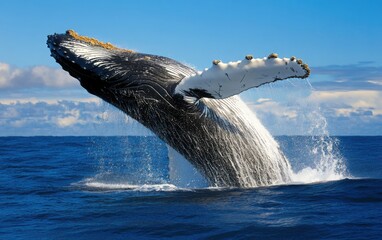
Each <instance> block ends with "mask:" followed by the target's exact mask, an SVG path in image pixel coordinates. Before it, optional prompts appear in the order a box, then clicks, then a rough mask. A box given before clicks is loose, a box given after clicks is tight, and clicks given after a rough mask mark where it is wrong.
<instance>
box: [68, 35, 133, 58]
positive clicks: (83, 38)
mask: <svg viewBox="0 0 382 240" xmlns="http://www.w3.org/2000/svg"><path fill="white" fill-rule="evenodd" d="M66 35H69V36H71V37H73V38H74V39H76V40H79V41H82V42H86V43H89V44H91V45H93V46H98V47H102V48H105V49H108V50H122V51H126V52H131V53H133V52H134V51H133V50H130V49H122V48H118V47H116V46H114V45H113V44H111V43H109V42H107V43H105V42H101V41H99V40H97V39H95V38H91V37H87V36H81V35H79V34H78V33H77V32H75V31H74V30H71V29H69V30H67V31H66Z"/></svg>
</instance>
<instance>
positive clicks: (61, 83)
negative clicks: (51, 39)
mask: <svg viewBox="0 0 382 240" xmlns="http://www.w3.org/2000/svg"><path fill="white" fill-rule="evenodd" d="M78 86H79V83H78V81H76V80H75V79H74V78H72V77H71V76H70V75H69V74H68V73H67V72H65V71H63V70H62V69H58V68H51V67H47V66H35V67H30V68H17V67H13V66H11V65H9V64H7V63H2V62H0V90H4V89H20V88H76V87H78Z"/></svg>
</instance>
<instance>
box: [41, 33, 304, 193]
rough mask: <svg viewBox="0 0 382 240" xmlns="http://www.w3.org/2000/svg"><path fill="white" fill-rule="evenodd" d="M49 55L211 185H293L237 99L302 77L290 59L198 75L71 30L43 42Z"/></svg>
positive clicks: (218, 66) (225, 66)
mask: <svg viewBox="0 0 382 240" xmlns="http://www.w3.org/2000/svg"><path fill="white" fill-rule="evenodd" d="M47 45H48V47H49V49H50V51H51V56H52V57H54V58H55V60H56V62H57V63H59V64H60V65H61V66H62V68H63V69H64V70H66V71H68V72H69V74H70V75H71V76H73V77H74V78H77V79H78V80H79V81H80V83H81V85H82V86H83V87H84V88H85V89H86V90H87V91H88V92H89V93H91V94H94V95H96V96H98V97H100V98H101V99H103V100H105V101H106V102H108V103H110V104H112V105H114V106H115V107H117V108H118V109H120V110H122V111H123V112H125V113H126V114H128V115H129V116H131V117H132V118H134V119H135V120H137V121H138V122H140V123H141V124H143V125H144V126H145V127H147V128H148V129H150V130H151V131H152V132H153V133H155V134H156V135H157V136H158V137H159V138H161V139H162V140H163V141H164V142H166V143H167V144H168V145H169V146H171V147H172V148H173V149H175V150H176V151H177V152H178V153H180V154H181V155H183V156H184V157H185V158H186V159H187V160H188V161H189V162H190V163H191V164H192V165H193V166H194V167H195V168H196V169H198V170H199V171H200V173H201V174H202V175H203V176H205V177H206V179H207V180H208V182H209V184H210V185H211V186H232V187H255V186H262V185H270V184H277V183H282V182H286V181H288V180H290V179H289V178H290V177H289V174H290V166H289V162H288V160H287V159H286V158H285V157H284V155H283V153H282V152H281V151H280V149H279V147H278V145H277V143H276V142H275V140H274V139H273V138H272V136H271V135H270V133H269V132H268V131H267V130H266V129H265V128H264V127H263V125H262V124H261V123H260V121H259V120H258V119H257V118H256V116H255V115H254V114H253V113H251V111H249V109H248V107H247V106H246V104H245V103H244V102H243V101H242V100H241V99H240V98H239V97H238V96H236V95H237V94H239V93H240V92H242V91H245V90H247V89H249V88H253V87H259V86H261V85H263V84H266V83H270V82H274V81H277V80H283V79H287V78H306V77H308V76H309V74H310V70H309V67H308V66H307V65H306V64H304V63H303V62H302V61H301V60H300V59H296V58H295V57H291V58H279V57H278V56H277V54H270V55H269V56H268V57H265V58H253V57H252V56H251V55H247V56H245V58H244V59H243V60H241V61H237V62H229V63H223V62H221V61H219V60H214V61H213V62H212V66H211V67H210V68H208V69H205V70H204V71H200V72H198V71H196V70H195V69H193V68H191V67H188V66H186V65H184V64H182V63H179V62H177V61H175V60H172V59H170V58H166V57H162V56H156V55H151V54H143V53H138V52H134V51H132V50H127V49H121V48H117V47H115V46H114V45H112V44H110V43H103V42H100V41H98V40H96V39H94V38H89V37H85V36H81V35H79V34H77V33H76V32H74V31H72V30H68V31H66V33H64V34H53V35H49V36H48V41H47Z"/></svg>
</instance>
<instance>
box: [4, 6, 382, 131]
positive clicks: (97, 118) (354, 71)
mask: <svg viewBox="0 0 382 240" xmlns="http://www.w3.org/2000/svg"><path fill="white" fill-rule="evenodd" d="M380 9H382V1H378V0H368V1H363V0H357V1H356V0H346V1H345V0H343V1H341V0H339V1H332V0H320V1H318V0H317V1H314V0H311V1H296V0H277V1H272V0H270V1H261V0H248V1H244V0H241V1H237V0H234V1H230V0H226V1H224V0H220V1H218V0H210V1H201V0H195V1H181V0H179V1H170V0H167V1H164V0H140V1H98V0H93V1H91V2H90V1H74V0H66V1H44V0H40V1H26V0H25V1H21V0H12V1H10V0H1V9H0V11H1V14H0V136H30V135H120V134H123V135H148V134H150V132H149V131H148V130H146V129H144V128H143V127H141V126H140V125H139V124H138V123H136V122H135V121H133V120H132V119H130V118H129V117H127V116H125V115H124V114H122V113H120V112H119V111H117V110H115V109H114V108H113V107H111V106H109V105H108V104H106V103H103V102H102V101H101V100H99V99H98V98H97V97H95V96H93V95H90V94H89V93H87V92H86V90H84V89H82V88H81V87H80V85H79V83H78V81H77V80H76V79H74V78H71V77H70V76H69V75H68V74H67V73H66V72H65V71H63V70H62V69H61V67H60V66H59V65H58V64H57V63H56V62H55V61H54V59H53V58H51V57H50V56H49V55H50V53H49V50H48V48H47V47H46V37H47V35H49V34H52V33H64V32H65V31H66V30H67V29H74V30H75V31H77V32H78V33H80V34H81V35H86V36H91V37H95V38H97V39H100V40H101V41H105V42H111V43H113V44H114V45H116V46H118V47H122V48H129V49H133V50H135V51H139V52H144V53H150V54H156V55H162V56H166V57H170V58H173V59H176V60H178V61H180V62H182V63H185V64H187V65H189V66H193V67H194V68H196V69H198V70H203V69H204V68H206V67H210V66H211V62H212V60H214V59H221V60H222V61H224V62H228V61H237V60H241V59H243V58H244V56H245V55H247V54H252V55H253V56H254V57H260V58H262V57H266V56H268V55H269V54H270V53H273V52H276V53H278V54H279V56H280V57H290V56H297V57H298V58H301V59H303V60H304V62H305V63H307V64H308V65H309V66H310V68H311V70H312V72H311V76H310V77H309V79H308V80H301V79H291V80H287V81H280V82H277V83H272V84H269V85H265V86H261V87H260V88H256V89H251V90H248V91H246V92H244V93H242V94H241V97H242V99H243V100H244V101H245V102H246V103H247V104H248V105H249V107H250V108H251V109H252V110H253V111H254V112H255V113H256V115H257V116H258V117H259V118H260V120H261V121H262V122H263V124H264V125H265V126H266V127H267V128H268V129H269V131H270V132H271V133H272V134H274V135H309V134H330V135H382V57H381V54H382V45H381V42H382V31H381V29H382V15H381V14H380Z"/></svg>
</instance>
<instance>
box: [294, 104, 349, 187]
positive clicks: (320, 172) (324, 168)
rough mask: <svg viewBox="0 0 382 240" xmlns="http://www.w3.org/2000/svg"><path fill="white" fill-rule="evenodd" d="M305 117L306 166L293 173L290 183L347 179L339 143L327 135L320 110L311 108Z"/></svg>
mask: <svg viewBox="0 0 382 240" xmlns="http://www.w3.org/2000/svg"><path fill="white" fill-rule="evenodd" d="M305 116H306V120H307V122H308V123H310V124H309V125H310V128H309V129H308V131H307V133H308V138H305V145H306V147H305V151H306V152H305V154H306V155H305V158H306V160H305V161H304V163H305V165H307V166H305V167H304V168H302V169H300V170H298V171H294V172H293V174H292V181H293V182H299V183H311V182H322V181H333V180H340V179H343V178H346V177H349V175H348V173H347V169H346V165H345V162H344V159H343V157H342V156H341V154H340V152H339V149H338V144H339V142H338V140H337V139H336V138H335V137H331V136H330V135H329V131H328V124H327V120H326V118H325V117H324V115H323V114H322V113H321V111H320V108H318V107H316V108H314V107H312V110H311V111H308V112H307V113H306V114H305ZM307 163H308V164H307ZM296 164H298V163H296Z"/></svg>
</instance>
